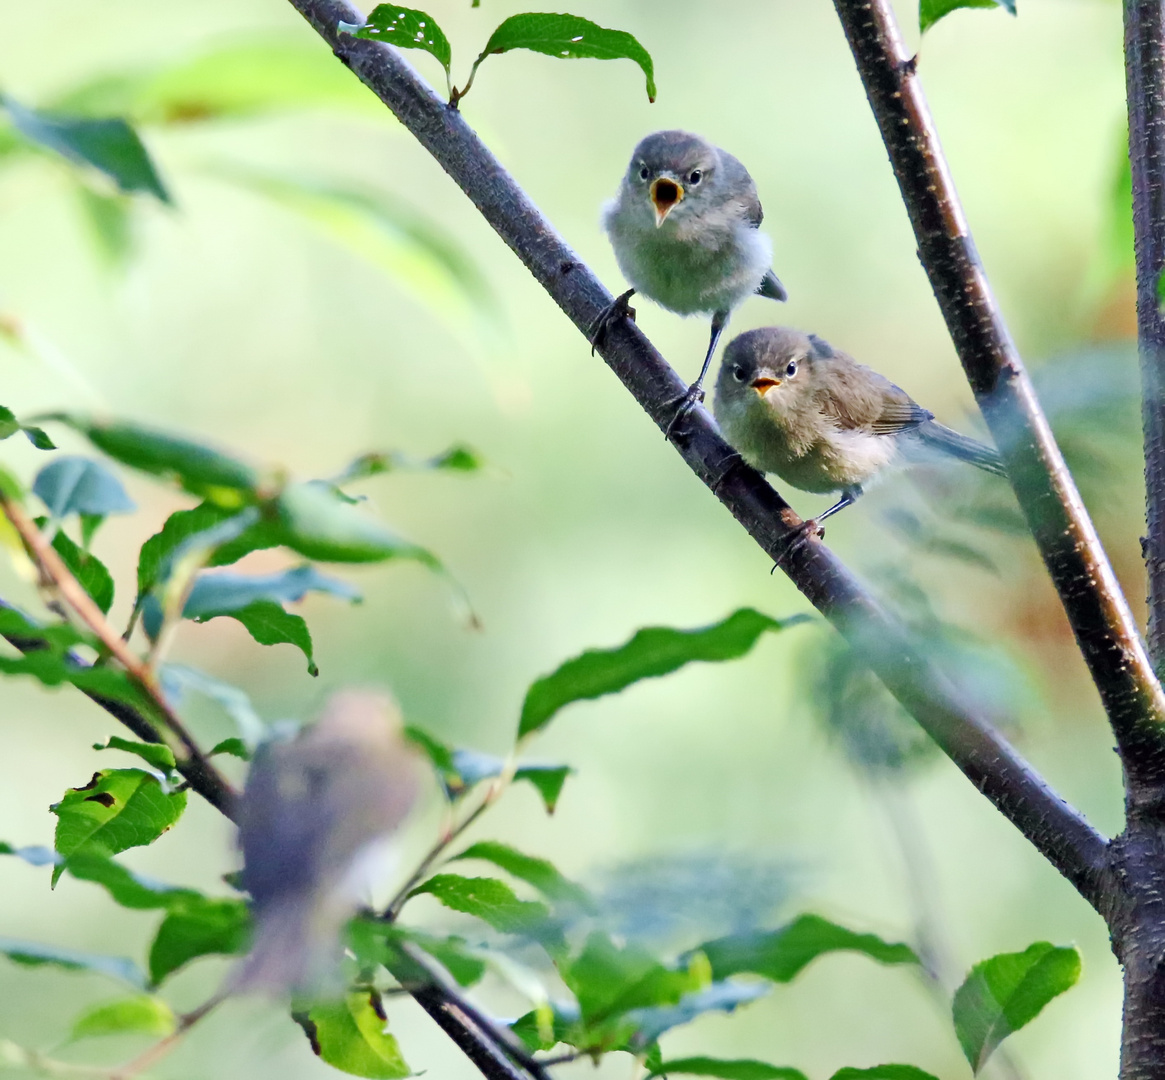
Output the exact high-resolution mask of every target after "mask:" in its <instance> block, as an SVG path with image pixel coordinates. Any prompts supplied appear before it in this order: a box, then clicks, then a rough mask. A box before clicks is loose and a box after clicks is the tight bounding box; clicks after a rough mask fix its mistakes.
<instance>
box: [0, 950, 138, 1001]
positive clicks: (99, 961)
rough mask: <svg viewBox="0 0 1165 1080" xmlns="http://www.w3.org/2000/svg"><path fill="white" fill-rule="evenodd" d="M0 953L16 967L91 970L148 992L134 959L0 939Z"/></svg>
mask: <svg viewBox="0 0 1165 1080" xmlns="http://www.w3.org/2000/svg"><path fill="white" fill-rule="evenodd" d="M0 953H2V954H3V955H4V956H7V957H8V959H9V960H12V961H13V962H14V963H17V964H24V965H25V966H26V967H39V966H41V965H43V964H48V965H50V966H52V967H60V968H65V969H66V970H67V971H92V972H96V973H97V974H99V975H107V976H109V978H111V979H119V980H120V981H121V982H124V983H129V985H130V986H134V987H137V988H138V989H139V990H142V989H145V985H146V977H145V976H144V975H143V974H142V972H141V969H140V968H139V967H138V966H137V964H135V963H134V962H133V961H132V960H129V959H126V958H125V957H123V956H102V955H100V954H98V953H88V952H81V951H79V950H76V949H58V948H57V947H56V946H53V945H42V944H40V943H39V942H35V941H17V940H16V939H15V938H4V937H0Z"/></svg>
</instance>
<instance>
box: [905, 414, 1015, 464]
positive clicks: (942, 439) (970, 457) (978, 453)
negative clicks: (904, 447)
mask: <svg viewBox="0 0 1165 1080" xmlns="http://www.w3.org/2000/svg"><path fill="white" fill-rule="evenodd" d="M915 434H916V435H917V437H918V438H919V440H920V441H921V442H922V444H923V446H925V447H926V448H927V449H929V450H935V451H938V453H940V454H946V455H948V456H949V457H957V458H959V459H960V460H962V461H967V462H970V463H971V464H972V465H974V466H975V467H976V468H977V469H982V470H983V471H984V472H989V473H994V474H995V475H996V476H1006V475H1007V470H1006V469H1005V468H1004V467H1003V459H1002V458H1001V457H1000V456H999V454H998V453H996V451H995V450H994V449H993V448H992V447H990V446H987V445H986V444H984V443H981V442H979V441H978V440H976V439H970V438H968V437H967V436H966V435H960V434H959V433H958V432H957V431H952V430H951V429H950V428H949V427H945V426H944V425H943V424H940V423H938V422H937V421H935V420H928V421H927V422H926V423H925V424H919V426H918V427H917V428H916V429H915Z"/></svg>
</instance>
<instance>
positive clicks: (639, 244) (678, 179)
mask: <svg viewBox="0 0 1165 1080" xmlns="http://www.w3.org/2000/svg"><path fill="white" fill-rule="evenodd" d="M763 219H764V213H763V212H762V210H761V205H760V199H759V198H757V193H756V184H755V183H753V179H752V177H751V176H749V175H748V170H747V169H746V168H745V167H744V166H743V165H742V164H741V163H740V162H739V161H737V160H736V158H734V157H733V156H732V155H731V154H729V153H726V152H725V151H723V150H720V149H718V148H717V147H715V146H713V145H712V144H711V143H710V142H707V141H706V140H705V139H702V138H700V136H698V135H692V134H689V133H688V132H686V131H657V132H656V133H655V134H654V135H648V136H647V138H645V139H644V140H643V141H642V142H640V143H639V145H638V146H637V147H635V151H634V153H632V155H631V163H630V165H629V166H628V167H627V173H626V175H625V176H624V177H623V182H622V183H621V184H620V185H619V193H618V195H617V196H616V197H615V198H614V199H612V200H611V201H610V202H609V203H607V204H606V206H605V207H604V208H603V228H604V229H606V231H607V235H608V236H609V237H610V239H611V246H612V247H613V248H614V249H615V259H616V261H617V262H618V263H619V269H620V270H622V272H623V276H624V277H626V279H627V280H628V281H629V282H630V283H631V285H632V286H633V287H632V288H631V289H629V290H628V291H627V292H625V293H623V294H622V296H620V297H619V298H618V299H617V300H615V302H614V303H613V304H612V305H611V306H610V307H608V308H607V309H606V310H605V311H604V312H603V313H602V314H601V315H600V316H599V318H598V320H597V321H596V323H595V326H594V329H593V338H592V340H593V341H600V340H601V339H602V337H603V335H604V334H605V333H606V331H607V328H608V327H609V326H610V325H611V324H612V323H613V322H614V321H615V320H617V319H620V318H623V317H625V316H627V315H629V314H631V309H630V308H629V307H628V306H627V301H628V300H629V299H630V298H631V296H633V295H634V294H635V293H636V292H641V293H642V294H643V295H644V296H646V297H648V298H649V299H651V300H654V301H655V302H656V303H657V304H659V305H660V306H661V307H665V308H667V309H668V310H669V311H674V312H677V313H678V314H680V315H711V316H712V337H711V340H710V341H709V343H708V352H707V354H706V355H705V356H704V365H703V367H701V368H700V375H699V378H697V379H696V381H695V382H694V383H693V384H692V385H691V386H690V387H689V388H688V392H687V394H686V395H685V397H684V399H683V401H682V403H681V405H680V410H679V412H678V413H677V414H676V419H679V418H680V417H681V416H683V415H684V414H685V413H687V412H688V410H690V409H691V408H692V406H693V405H695V404H696V402H698V401H701V400H702V399H703V396H704V394H703V391H702V390H701V385H702V383H703V381H704V376H705V375H707V373H708V366H709V364H711V362H712V354H713V353H714V352H715V351H716V343H717V342H718V341H719V340H720V335H721V333H722V332H723V331H724V327H725V325H726V324H727V323H728V318H729V316H730V315H731V313H732V310H733V309H734V308H736V307H738V306H739V305H740V304H742V303H743V302H744V301H745V300H746V299H747V298H748V297H750V296H752V295H753V294H754V293H759V294H760V295H761V296H767V297H769V298H771V299H773V300H784V299H786V298H787V296H788V294H787V293H786V292H785V287H784V286H783V285H782V284H781V283H780V281H779V280H778V279H777V277H776V275H775V274H774V273H773V271H772V269H771V263H772V245H771V243H770V242H769V239H768V237H767V236H764V235H763V234H762V233H761V232H760V224H761V221H762V220H763ZM672 423H673V424H674V423H675V420H673V421H672ZM669 431H670V428H669Z"/></svg>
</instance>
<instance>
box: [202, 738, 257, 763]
mask: <svg viewBox="0 0 1165 1080" xmlns="http://www.w3.org/2000/svg"><path fill="white" fill-rule="evenodd" d="M215 754H230V755H231V757H237V758H239V760H240V761H250V760H251V751H250V750H248V749H247V744H246V743H245V742H243V740H242V739H237V738H236V739H223V740H222V742H217V743H215V744H214V746H212V747H211V749H210V753H209V754H208V755H207V757H214V756H215Z"/></svg>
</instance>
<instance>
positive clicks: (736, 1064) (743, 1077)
mask: <svg viewBox="0 0 1165 1080" xmlns="http://www.w3.org/2000/svg"><path fill="white" fill-rule="evenodd" d="M677 1073H687V1074H690V1075H692V1076H716V1077H720V1080H808V1077H806V1075H805V1074H804V1073H803V1072H801V1070H800V1069H784V1068H781V1067H779V1066H777V1065H769V1064H768V1063H767V1062H764V1061H752V1060H749V1059H748V1058H738V1059H736V1060H727V1061H726V1060H724V1059H722V1058H710V1057H690V1058H675V1059H674V1060H672V1061H662V1062H660V1063H659V1064H658V1065H655V1066H653V1067H652V1069H651V1072H650V1073H648V1076H649V1077H652V1076H671V1075H673V1074H677Z"/></svg>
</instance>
